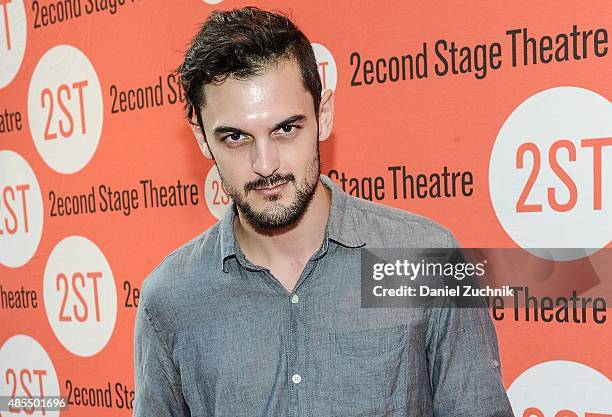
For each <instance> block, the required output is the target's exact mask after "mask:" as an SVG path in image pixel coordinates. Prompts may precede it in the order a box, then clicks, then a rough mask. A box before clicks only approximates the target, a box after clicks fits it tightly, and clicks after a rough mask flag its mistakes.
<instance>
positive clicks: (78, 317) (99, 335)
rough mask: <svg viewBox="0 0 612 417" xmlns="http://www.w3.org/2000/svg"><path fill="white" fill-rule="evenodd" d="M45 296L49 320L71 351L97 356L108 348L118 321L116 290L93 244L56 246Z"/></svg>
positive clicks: (73, 241)
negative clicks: (107, 345) (105, 347)
mask: <svg viewBox="0 0 612 417" xmlns="http://www.w3.org/2000/svg"><path fill="white" fill-rule="evenodd" d="M43 296H44V299H45V310H46V312H47V319H48V320H49V323H50V325H51V328H52V329H53V332H54V333H55V336H56V337H57V338H58V340H59V341H60V342H61V343H62V345H64V347H65V348H66V349H68V350H69V351H70V352H72V353H73V354H75V355H79V356H92V355H95V354H96V353H98V352H99V351H101V350H102V349H103V348H104V346H106V344H107V343H108V341H109V340H110V338H111V335H112V333H113V329H114V327H115V321H116V318H117V290H116V287H115V279H114V277H113V273H112V271H111V268H110V266H109V264H108V262H107V260H106V258H105V256H104V254H103V253H102V251H101V250H100V249H99V248H98V247H97V246H96V245H95V244H94V243H93V242H91V241H90V240H88V239H86V238H84V237H81V236H69V237H67V238H65V239H63V240H62V241H61V242H59V243H58V244H57V245H56V246H55V248H54V249H53V251H52V252H51V255H49V259H48V260H47V265H46V267H45V275H44V284H43Z"/></svg>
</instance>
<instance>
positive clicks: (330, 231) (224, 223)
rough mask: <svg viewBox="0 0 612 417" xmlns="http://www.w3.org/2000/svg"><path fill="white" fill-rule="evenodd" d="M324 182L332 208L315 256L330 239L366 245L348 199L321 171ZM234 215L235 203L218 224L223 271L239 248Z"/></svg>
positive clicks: (321, 253)
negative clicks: (226, 263) (228, 260)
mask: <svg viewBox="0 0 612 417" xmlns="http://www.w3.org/2000/svg"><path fill="white" fill-rule="evenodd" d="M319 178H320V180H321V182H322V183H323V185H324V186H325V187H326V188H327V189H328V190H329V191H330V192H331V210H330V212H329V217H328V219H327V226H326V229H325V238H324V241H323V245H322V246H321V249H320V250H319V251H318V252H317V254H319V255H315V259H316V258H319V257H321V256H323V255H324V254H325V252H327V247H328V244H329V240H331V241H334V242H336V243H338V244H340V245H342V246H345V247H348V248H359V247H362V246H364V245H365V241H364V239H363V235H362V234H361V233H359V226H360V224H359V222H358V220H357V217H356V213H355V209H354V208H353V206H352V204H350V198H352V197H349V196H348V195H347V194H346V193H345V192H344V191H343V190H342V189H341V188H340V187H339V186H338V185H337V184H336V183H334V182H333V181H332V180H331V179H330V178H329V177H328V176H326V175H324V174H320V176H319ZM235 216H236V205H235V203H233V202H232V205H231V206H230V207H229V208H228V210H227V212H226V213H225V215H224V216H223V218H222V219H221V222H220V224H219V243H220V248H221V264H222V265H221V267H222V269H223V271H224V272H227V269H226V268H225V261H226V260H227V259H228V258H230V257H232V256H236V255H237V252H238V250H239V247H238V242H237V241H236V236H235V234H234V217H235Z"/></svg>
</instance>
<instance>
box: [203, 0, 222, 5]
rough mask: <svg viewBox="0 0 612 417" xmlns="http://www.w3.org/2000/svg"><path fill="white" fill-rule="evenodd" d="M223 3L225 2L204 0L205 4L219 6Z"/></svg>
mask: <svg viewBox="0 0 612 417" xmlns="http://www.w3.org/2000/svg"><path fill="white" fill-rule="evenodd" d="M222 1H223V0H204V3H206V4H219V3H221V2H222Z"/></svg>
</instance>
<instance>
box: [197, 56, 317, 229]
mask: <svg viewBox="0 0 612 417" xmlns="http://www.w3.org/2000/svg"><path fill="white" fill-rule="evenodd" d="M204 88H205V95H206V106H205V107H204V108H203V110H202V121H203V124H204V129H205V132H204V133H205V136H206V144H205V146H208V149H204V150H205V152H204V153H205V154H207V151H208V152H209V153H210V155H207V156H209V157H211V156H212V157H213V158H214V160H215V163H216V165H217V168H218V170H219V174H220V176H221V180H222V182H223V187H224V188H225V190H226V191H227V193H228V194H229V196H230V197H231V198H232V199H233V200H234V202H235V203H236V206H237V207H238V209H239V210H240V211H241V213H242V214H243V215H244V216H245V218H246V220H247V221H248V222H249V223H250V224H251V225H252V226H254V227H255V228H258V229H260V230H263V231H273V230H277V229H279V228H283V227H287V226H290V225H292V224H294V223H295V222H296V221H297V220H299V219H300V218H301V216H302V215H303V214H304V212H305V211H306V209H307V208H308V205H309V203H310V201H311V199H312V196H313V195H314V192H315V188H316V186H317V182H318V179H319V172H320V168H319V147H318V137H317V136H318V126H317V120H316V118H315V113H314V108H313V100H312V97H311V95H310V93H309V92H308V90H306V89H305V88H304V85H303V83H302V78H301V74H300V70H299V66H298V64H297V63H296V62H295V61H294V60H285V61H282V62H280V63H279V64H278V65H276V66H272V67H270V68H269V69H267V70H265V71H263V72H262V73H261V74H260V75H257V76H255V77H252V78H249V79H246V80H237V79H234V78H228V79H227V80H225V81H224V82H223V83H222V84H220V85H207V86H205V87H204Z"/></svg>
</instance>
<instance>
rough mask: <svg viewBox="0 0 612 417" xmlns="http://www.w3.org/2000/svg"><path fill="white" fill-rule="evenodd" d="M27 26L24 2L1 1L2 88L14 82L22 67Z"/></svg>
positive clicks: (0, 59)
mask: <svg viewBox="0 0 612 417" xmlns="http://www.w3.org/2000/svg"><path fill="white" fill-rule="evenodd" d="M27 26H28V25H27V21H26V13H25V8H24V6H23V0H8V1H7V0H0V88H4V87H6V86H7V85H8V84H9V83H10V82H11V81H13V78H15V75H17V72H18V71H19V67H21V63H22V62H23V55H24V53H25V48H26V38H27V29H26V28H27Z"/></svg>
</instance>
